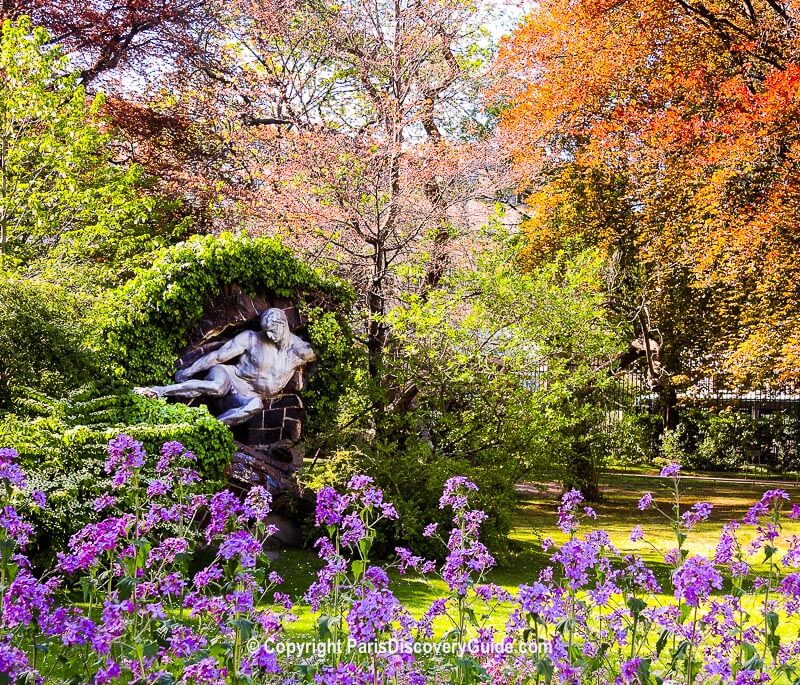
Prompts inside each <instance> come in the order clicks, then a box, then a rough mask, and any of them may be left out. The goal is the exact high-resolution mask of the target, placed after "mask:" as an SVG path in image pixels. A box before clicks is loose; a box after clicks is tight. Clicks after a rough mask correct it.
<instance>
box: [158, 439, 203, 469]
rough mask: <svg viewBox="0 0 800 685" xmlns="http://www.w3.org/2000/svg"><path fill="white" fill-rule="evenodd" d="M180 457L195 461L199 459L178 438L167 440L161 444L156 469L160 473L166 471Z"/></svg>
mask: <svg viewBox="0 0 800 685" xmlns="http://www.w3.org/2000/svg"><path fill="white" fill-rule="evenodd" d="M180 457H182V458H183V459H187V460H188V461H195V460H196V459H197V457H195V456H194V454H192V453H191V452H189V451H187V450H186V448H185V447H184V446H183V445H182V444H181V443H179V442H177V441H176V440H172V441H170V442H165V443H164V444H163V445H161V450H160V452H159V458H158V462H156V471H157V472H158V473H166V472H167V471H169V468H170V467H171V466H172V465H173V464H174V463H175V462H176V461H177V460H178V459H179V458H180Z"/></svg>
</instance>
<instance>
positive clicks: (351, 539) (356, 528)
mask: <svg viewBox="0 0 800 685" xmlns="http://www.w3.org/2000/svg"><path fill="white" fill-rule="evenodd" d="M341 530H342V538H341V539H342V544H343V545H345V546H346V547H353V546H355V545H357V544H358V543H359V542H360V541H361V540H363V539H364V538H365V537H366V536H367V528H366V526H365V525H364V522H363V521H362V520H361V518H360V517H359V515H358V514H347V516H345V517H344V518H343V519H342V527H341Z"/></svg>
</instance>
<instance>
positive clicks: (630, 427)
mask: <svg viewBox="0 0 800 685" xmlns="http://www.w3.org/2000/svg"><path fill="white" fill-rule="evenodd" d="M662 432H663V423H662V419H661V416H660V415H658V414H651V413H649V412H635V413H628V412H625V413H623V415H622V417H621V418H620V419H619V420H616V421H613V422H611V426H610V435H609V461H610V462H611V463H613V464H615V465H617V466H631V465H641V464H649V463H651V462H652V460H653V457H654V456H655V455H657V454H658V453H659V451H660V449H661V435H662ZM678 461H679V460H678Z"/></svg>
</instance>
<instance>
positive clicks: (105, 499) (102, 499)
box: [92, 492, 117, 512]
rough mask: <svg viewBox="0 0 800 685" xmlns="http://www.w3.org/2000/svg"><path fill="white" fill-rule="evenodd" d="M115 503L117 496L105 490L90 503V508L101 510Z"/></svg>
mask: <svg viewBox="0 0 800 685" xmlns="http://www.w3.org/2000/svg"><path fill="white" fill-rule="evenodd" d="M116 503H117V498H116V497H114V496H113V495H110V494H108V493H107V492H105V493H103V494H102V495H100V496H99V497H97V498H96V499H95V500H94V502H93V503H92V508H93V509H94V510H95V511H98V512H99V511H103V510H105V509H108V508H109V507H113V506H114V505H115V504H116Z"/></svg>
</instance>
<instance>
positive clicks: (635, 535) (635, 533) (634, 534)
mask: <svg viewBox="0 0 800 685" xmlns="http://www.w3.org/2000/svg"><path fill="white" fill-rule="evenodd" d="M642 538H644V531H643V530H642V527H641V526H636V527H635V528H634V529H633V530H632V531H631V536H630V540H631V542H638V541H639V540H641V539H642Z"/></svg>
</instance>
